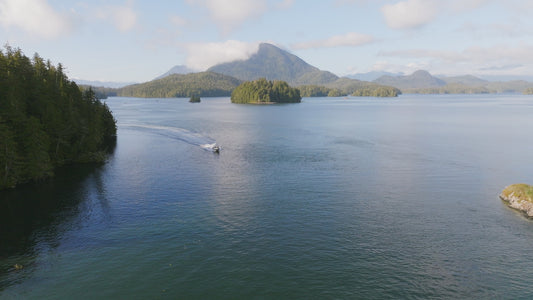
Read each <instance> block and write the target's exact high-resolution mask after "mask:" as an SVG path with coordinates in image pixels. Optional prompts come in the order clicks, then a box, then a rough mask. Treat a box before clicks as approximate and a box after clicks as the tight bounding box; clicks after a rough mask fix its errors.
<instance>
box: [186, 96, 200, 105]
mask: <svg viewBox="0 0 533 300" xmlns="http://www.w3.org/2000/svg"><path fill="white" fill-rule="evenodd" d="M200 101H201V100H200V97H198V96H196V95H192V96H191V99H189V102H191V103H200Z"/></svg>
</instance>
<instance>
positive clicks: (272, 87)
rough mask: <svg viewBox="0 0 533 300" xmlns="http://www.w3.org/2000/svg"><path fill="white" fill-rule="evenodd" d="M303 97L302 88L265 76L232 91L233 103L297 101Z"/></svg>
mask: <svg viewBox="0 0 533 300" xmlns="http://www.w3.org/2000/svg"><path fill="white" fill-rule="evenodd" d="M301 99H302V98H301V97H300V90H298V89H296V88H291V87H290V86H289V84H288V83H287V82H285V81H279V80H276V81H269V80H266V79H265V78H260V79H257V80H254V81H246V82H243V83H242V84H241V85H239V86H238V87H237V88H235V90H233V92H232V93H231V102H232V103H297V102H300V101H301Z"/></svg>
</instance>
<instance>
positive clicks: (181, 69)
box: [155, 65, 194, 79]
mask: <svg viewBox="0 0 533 300" xmlns="http://www.w3.org/2000/svg"><path fill="white" fill-rule="evenodd" d="M189 73H194V70H192V69H189V68H187V66H184V65H177V66H173V67H172V68H171V69H170V70H168V71H167V72H166V73H164V74H161V75H159V76H157V77H156V78H155V79H161V78H164V77H167V76H169V75H172V74H189Z"/></svg>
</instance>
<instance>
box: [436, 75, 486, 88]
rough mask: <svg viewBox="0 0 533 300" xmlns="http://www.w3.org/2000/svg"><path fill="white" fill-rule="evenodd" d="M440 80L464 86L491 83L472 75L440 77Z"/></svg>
mask: <svg viewBox="0 0 533 300" xmlns="http://www.w3.org/2000/svg"><path fill="white" fill-rule="evenodd" d="M439 78H440V79H442V80H444V81H445V82H446V84H464V85H474V86H480V85H485V84H487V83H489V82H488V81H487V80H484V79H481V78H478V77H475V76H472V75H464V76H453V77H439Z"/></svg>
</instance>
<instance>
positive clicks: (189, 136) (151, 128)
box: [121, 124, 217, 151]
mask: <svg viewBox="0 0 533 300" xmlns="http://www.w3.org/2000/svg"><path fill="white" fill-rule="evenodd" d="M121 127H123V128H129V129H137V130H141V131H145V132H151V133H154V134H158V135H162V136H165V137H168V138H171V139H174V140H178V141H182V142H185V143H187V144H190V145H194V146H199V147H200V148H202V149H204V150H209V151H212V150H213V147H215V146H216V144H217V143H216V141H215V140H214V139H212V138H210V137H207V136H204V135H201V134H199V133H195V132H192V131H189V130H187V129H183V128H178V127H169V126H158V125H140V124H124V125H122V126H121Z"/></svg>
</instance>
